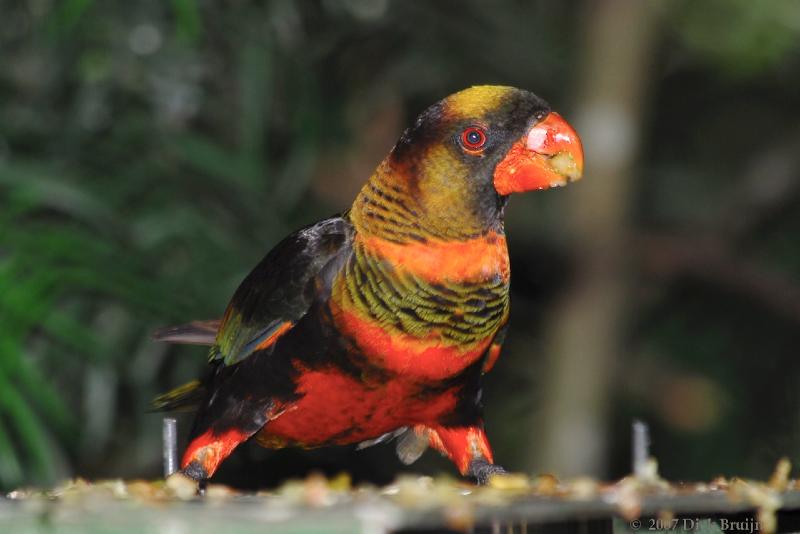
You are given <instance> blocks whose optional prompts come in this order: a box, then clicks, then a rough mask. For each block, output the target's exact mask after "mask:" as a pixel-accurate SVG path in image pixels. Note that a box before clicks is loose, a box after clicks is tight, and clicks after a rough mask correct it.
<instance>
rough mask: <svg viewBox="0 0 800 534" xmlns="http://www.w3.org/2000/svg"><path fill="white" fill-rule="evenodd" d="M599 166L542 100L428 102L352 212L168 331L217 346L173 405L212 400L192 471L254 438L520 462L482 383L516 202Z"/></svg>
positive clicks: (476, 92) (499, 328) (501, 300)
mask: <svg viewBox="0 0 800 534" xmlns="http://www.w3.org/2000/svg"><path fill="white" fill-rule="evenodd" d="M582 168H583V152H582V147H581V142H580V139H579V138H578V135H577V134H576V133H575V131H574V130H573V129H572V127H570V126H569V124H567V122H566V121H565V120H564V119H562V118H561V117H560V116H559V115H558V114H557V113H555V112H553V111H551V109H550V107H549V105H548V104H547V103H546V102H545V101H544V100H542V99H541V98H539V97H537V96H536V95H534V94H532V93H530V92H527V91H523V90H520V89H515V88H512V87H500V86H479V87H472V88H470V89H466V90H464V91H461V92H458V93H455V94H453V95H450V96H448V97H447V98H445V99H443V100H441V101H440V102H438V103H436V104H434V105H433V106H431V107H429V108H428V109H427V110H425V111H424V112H423V113H422V114H421V115H420V116H419V117H418V118H417V120H416V122H414V124H413V126H411V127H410V128H408V129H407V130H406V131H405V132H404V133H403V134H402V135H401V137H400V139H399V141H398V142H397V144H396V145H395V146H394V148H393V149H392V151H391V152H390V153H389V155H388V156H387V157H386V159H384V160H383V161H382V162H381V163H380V165H378V167H377V169H376V170H375V172H374V173H373V174H372V176H370V177H369V180H367V182H366V184H365V185H364V187H363V188H362V189H361V191H360V192H359V193H358V195H357V196H356V199H355V201H354V202H353V205H352V206H351V207H350V209H348V210H347V211H345V212H344V213H342V214H341V215H338V216H335V217H331V218H329V219H325V220H323V221H320V222H318V223H316V224H313V225H311V226H308V227H306V228H303V229H301V230H298V231H297V232H295V233H293V234H291V235H289V236H288V237H286V238H285V239H284V240H283V241H281V242H280V243H278V245H276V246H275V248H273V249H272V250H271V251H270V252H269V253H268V254H267V255H266V256H265V257H264V259H263V260H261V262H260V263H259V264H258V265H257V266H256V267H255V269H253V271H252V272H251V273H250V274H249V275H248V276H247V277H246V278H245V279H244V281H243V282H242V284H241V285H240V286H239V288H238V289H237V290H236V292H235V293H234V295H233V298H232V299H231V302H230V304H229V305H228V308H227V310H226V311H225V314H224V316H223V318H222V319H221V320H218V321H198V322H194V323H189V324H187V325H182V326H177V327H173V328H166V329H163V330H161V331H159V332H157V333H156V335H155V337H156V338H157V339H161V340H165V341H171V342H178V343H181V342H183V343H197V344H208V345H211V351H210V365H211V369H210V372H209V374H208V376H207V377H206V379H204V380H203V381H195V382H192V383H190V384H187V385H185V386H183V387H180V388H178V389H176V390H174V391H172V392H170V393H167V394H165V395H162V396H161V397H159V398H158V399H156V401H155V406H156V407H157V408H159V409H164V410H173V409H179V408H186V407H191V408H194V409H196V418H195V420H194V425H193V428H192V430H191V436H190V443H189V446H188V447H187V449H186V451H185V453H184V455H183V459H182V461H181V467H182V470H183V472H184V473H185V474H186V475H188V476H190V477H192V478H195V479H198V480H203V479H207V478H209V477H211V476H212V475H213V474H214V472H215V471H216V470H217V468H218V467H219V465H220V463H221V462H222V461H223V460H224V459H225V458H226V457H227V456H228V455H230V454H231V453H232V452H233V450H234V449H235V448H236V447H237V446H238V445H239V444H240V443H242V442H244V441H246V440H248V439H250V438H255V439H256V440H257V441H258V442H259V443H260V444H261V445H263V446H265V447H270V448H278V447H285V446H299V447H319V446H324V445H343V444H361V446H366V445H370V444H374V443H377V442H380V441H385V440H388V439H389V438H395V439H397V452H398V455H399V456H400V459H401V460H402V461H403V462H405V463H411V462H413V461H414V460H416V459H417V458H418V457H419V456H420V455H421V454H422V452H424V450H425V449H426V447H427V446H428V445H430V446H431V447H433V448H434V449H437V450H438V451H440V452H441V453H443V454H444V455H446V456H447V457H449V458H450V459H451V460H452V461H453V462H454V463H455V465H456V466H457V468H458V470H459V472H460V473H461V474H462V475H468V476H472V477H475V478H476V479H477V480H478V482H485V481H486V480H488V478H489V477H490V476H491V475H492V474H494V473H497V472H502V468H501V467H500V466H498V465H496V464H494V458H493V456H492V451H491V448H490V447H489V442H488V440H487V438H486V434H485V433H484V429H483V420H482V415H481V400H480V392H481V380H482V377H483V375H484V373H486V372H487V371H489V370H490V369H491V368H492V366H493V365H494V363H495V361H496V359H497V357H498V354H499V352H500V346H501V344H502V342H503V336H504V331H505V327H506V323H507V321H508V315H509V280H510V269H509V259H508V251H507V248H506V239H505V232H504V227H503V212H504V209H505V207H506V203H507V201H508V197H509V195H510V194H511V193H521V192H524V191H531V190H535V189H547V188H550V187H553V186H561V185H565V184H567V183H568V182H570V181H572V180H576V179H578V178H579V177H580V176H581V172H582Z"/></svg>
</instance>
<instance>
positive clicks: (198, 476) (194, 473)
mask: <svg viewBox="0 0 800 534" xmlns="http://www.w3.org/2000/svg"><path fill="white" fill-rule="evenodd" d="M183 474H184V475H186V476H187V477H189V478H193V479H195V480H197V481H204V480H207V479H208V473H206V470H205V468H204V467H203V466H202V465H200V462H198V461H197V460H193V461H192V462H191V463H190V464H189V465H187V466H186V467H184V468H183Z"/></svg>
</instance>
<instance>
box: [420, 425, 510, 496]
mask: <svg viewBox="0 0 800 534" xmlns="http://www.w3.org/2000/svg"><path fill="white" fill-rule="evenodd" d="M430 444H431V447H433V448H434V449H436V450H438V451H439V452H441V453H443V454H444V455H445V456H447V457H448V458H450V459H451V460H452V461H453V463H455V464H456V467H457V468H458V471H459V472H460V473H461V474H462V475H464V476H472V477H475V479H476V480H477V481H478V484H486V483H487V482H488V481H489V479H490V478H491V476H492V475H494V474H498V473H505V472H506V471H505V469H503V468H502V467H500V466H499V465H495V464H494V463H493V461H494V458H493V455H492V449H491V447H489V440H488V439H487V437H486V433H485V432H484V431H483V426H482V425H476V426H459V427H445V426H438V427H432V428H430Z"/></svg>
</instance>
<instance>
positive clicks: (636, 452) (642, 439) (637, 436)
mask: <svg viewBox="0 0 800 534" xmlns="http://www.w3.org/2000/svg"><path fill="white" fill-rule="evenodd" d="M631 427H632V428H631V430H632V431H631V456H632V463H633V474H634V475H636V476H646V473H647V461H648V459H649V458H650V428H649V427H648V426H647V423H645V422H644V421H641V420H639V419H634V420H633V424H632V425H631Z"/></svg>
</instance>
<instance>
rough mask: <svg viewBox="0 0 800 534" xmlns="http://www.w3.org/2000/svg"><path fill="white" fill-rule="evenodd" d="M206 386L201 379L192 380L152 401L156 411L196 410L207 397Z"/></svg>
mask: <svg viewBox="0 0 800 534" xmlns="http://www.w3.org/2000/svg"><path fill="white" fill-rule="evenodd" d="M205 394H206V388H205V387H204V386H203V384H202V382H200V381H199V380H192V381H191V382H188V383H186V384H184V385H182V386H179V387H177V388H175V389H173V390H172V391H168V392H167V393H164V394H163V395H159V396H158V397H156V398H155V399H153V402H152V405H151V406H152V411H154V412H176V411H179V412H183V411H187V412H188V411H194V410H196V409H197V407H198V405H199V404H200V402H201V401H202V400H203V399H204V398H205Z"/></svg>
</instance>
